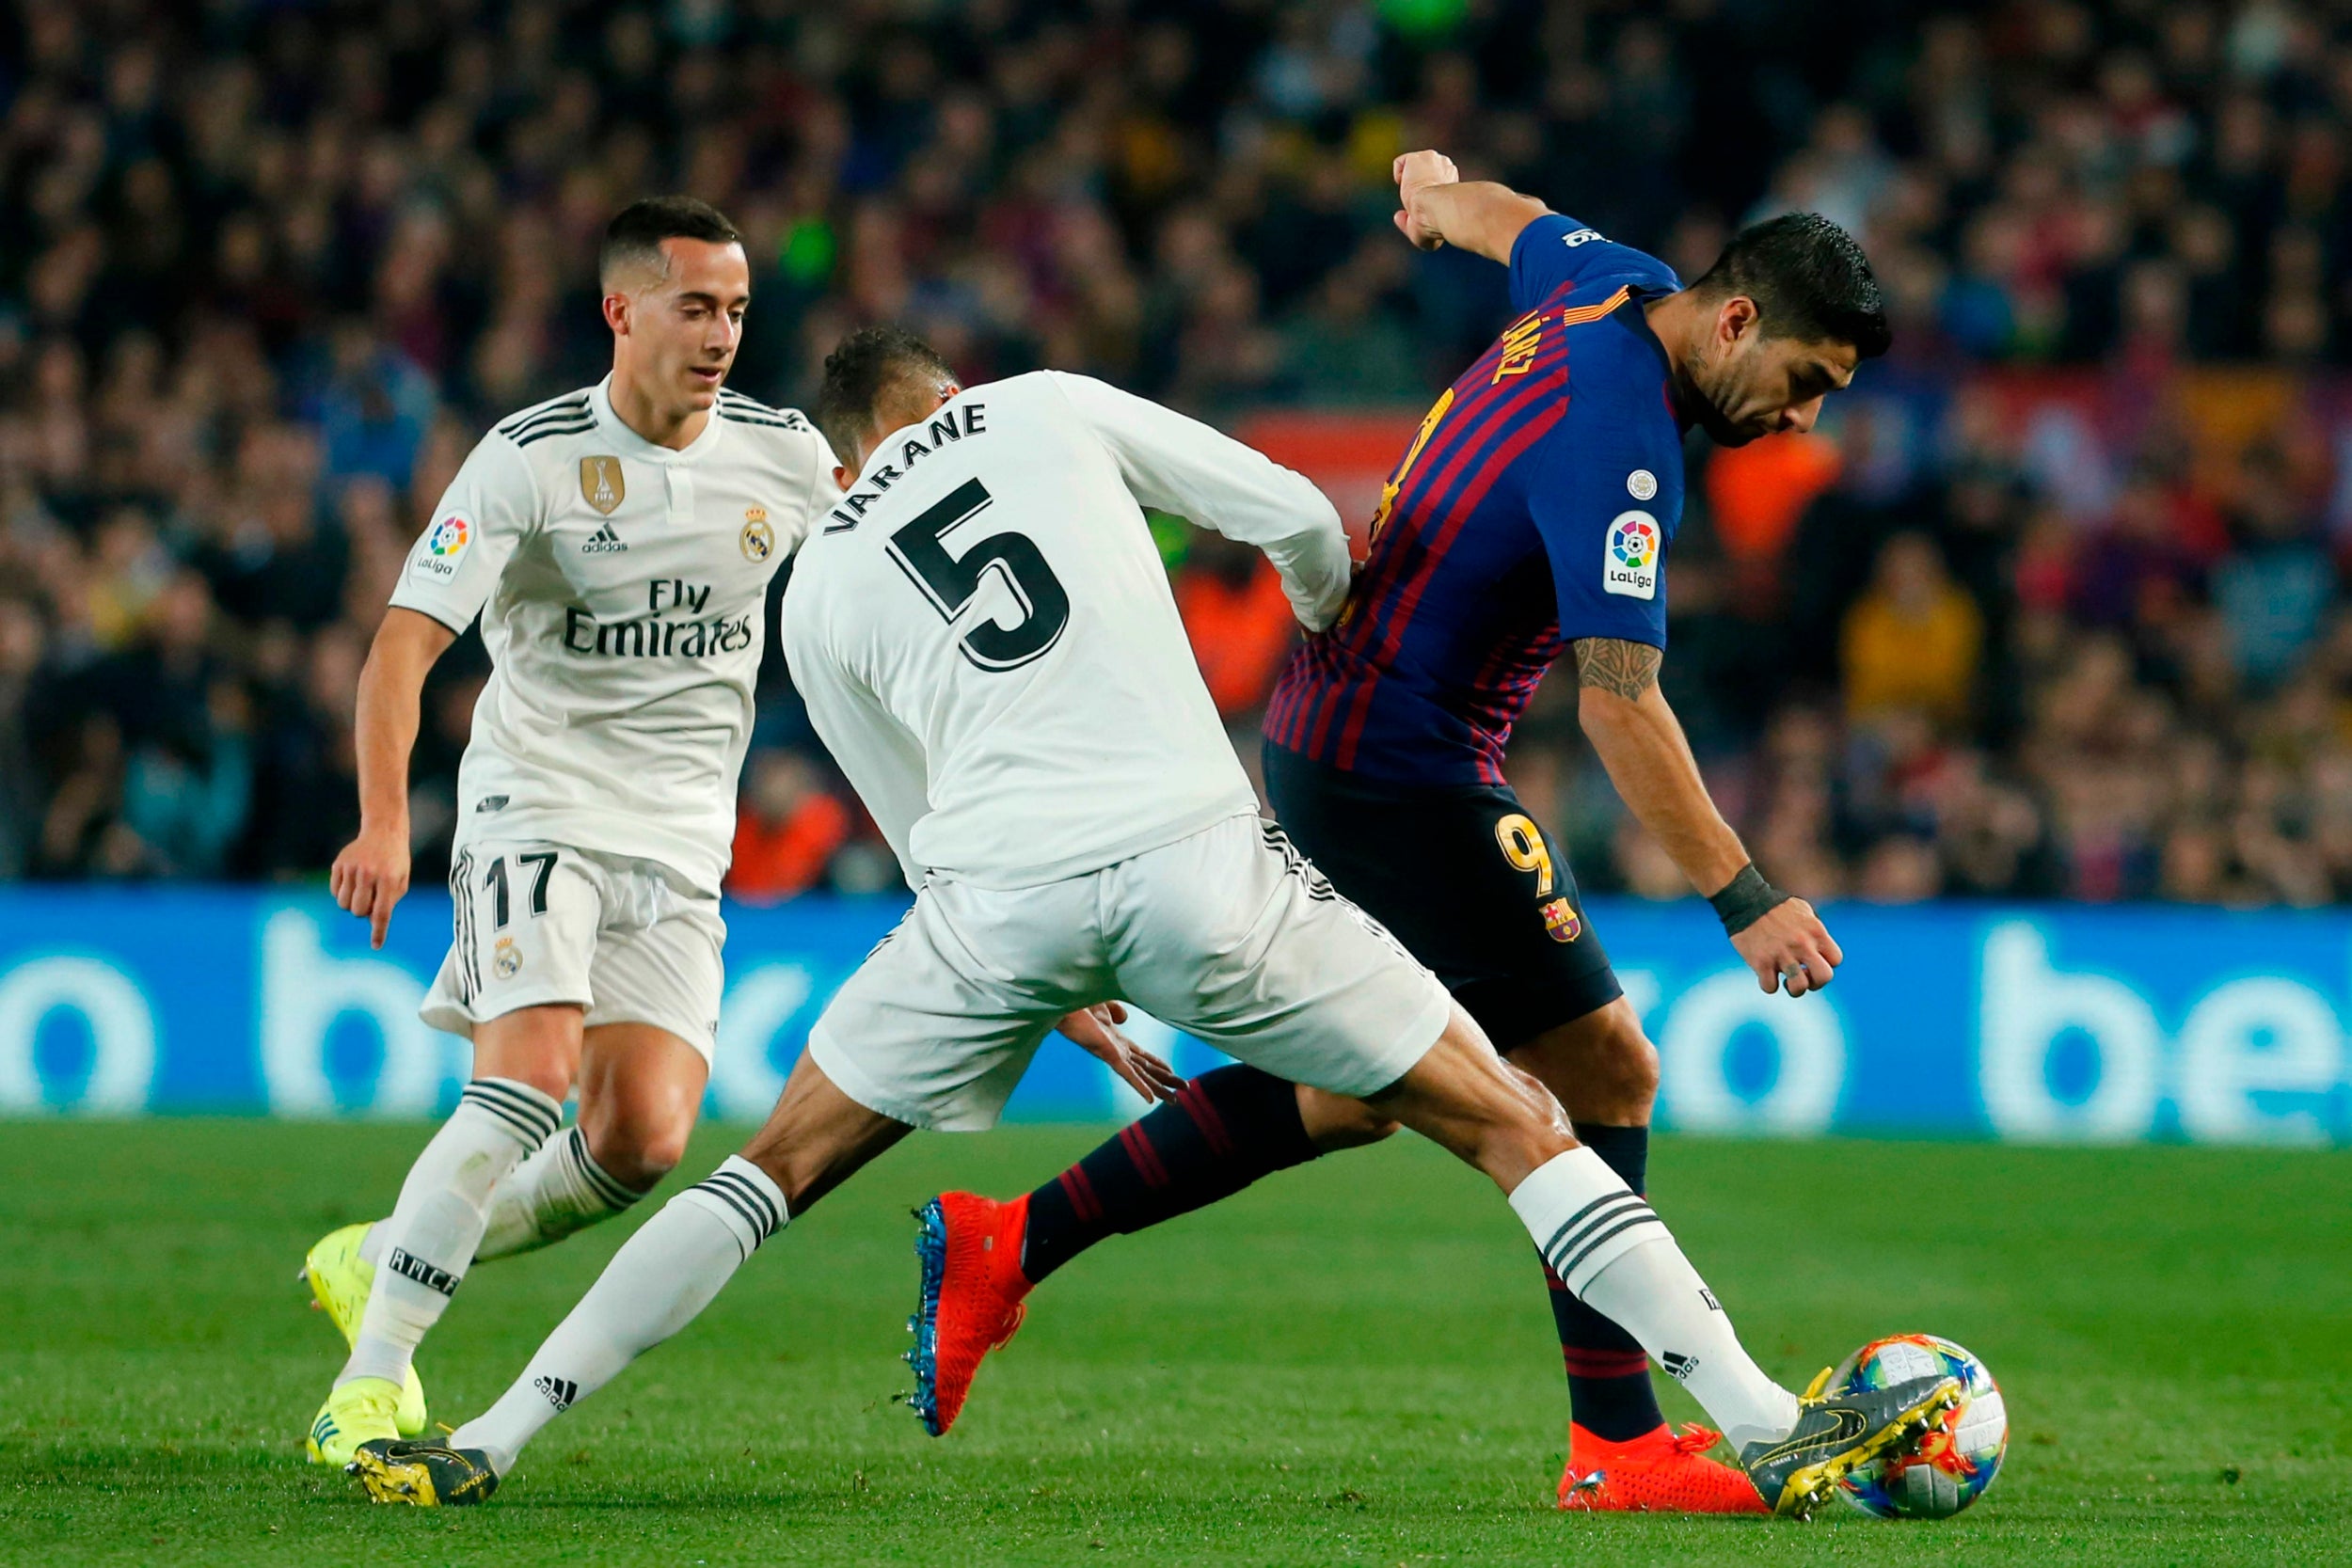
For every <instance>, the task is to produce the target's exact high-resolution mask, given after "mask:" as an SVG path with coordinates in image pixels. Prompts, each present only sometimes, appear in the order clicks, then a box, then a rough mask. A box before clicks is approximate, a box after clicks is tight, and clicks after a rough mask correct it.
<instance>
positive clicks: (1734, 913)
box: [1707, 862, 1790, 937]
mask: <svg viewBox="0 0 2352 1568" xmlns="http://www.w3.org/2000/svg"><path fill="white" fill-rule="evenodd" d="M1789 896H1790V895H1788V894H1786V893H1783V892H1781V890H1780V889H1778V888H1776V887H1774V886H1772V883H1770V882H1768V881H1766V880H1765V879H1764V873H1762V872H1761V871H1758V870H1757V869H1756V865H1755V863H1753V862H1751V863H1748V864H1746V865H1743V866H1741V867H1740V875H1738V876H1737V877H1734V878H1733V879H1731V880H1730V881H1729V882H1728V883H1726V884H1725V885H1724V889H1723V891H1722V892H1720V893H1716V894H1710V895H1708V900H1707V901H1708V903H1710V904H1712V905H1714V906H1715V915H1716V918H1717V919H1719V920H1721V921H1722V922H1723V923H1724V935H1725V936H1730V937H1736V936H1738V935H1739V934H1740V932H1742V931H1744V930H1746V929H1747V928H1748V927H1751V926H1753V925H1755V924H1756V922H1757V921H1759V920H1761V919H1763V918H1764V917H1765V915H1767V914H1769V913H1771V912H1772V911H1773V910H1774V909H1776V908H1778V907H1779V906H1781V905H1783V904H1786V903H1787V902H1788V899H1789Z"/></svg>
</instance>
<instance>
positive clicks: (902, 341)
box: [817, 326, 956, 466]
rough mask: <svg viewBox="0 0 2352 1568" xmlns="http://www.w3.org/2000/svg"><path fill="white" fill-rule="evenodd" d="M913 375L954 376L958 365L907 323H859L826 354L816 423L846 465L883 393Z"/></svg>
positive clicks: (949, 378)
mask: <svg viewBox="0 0 2352 1568" xmlns="http://www.w3.org/2000/svg"><path fill="white" fill-rule="evenodd" d="M914 376H932V377H937V378H939V379H941V380H945V381H953V380H954V379H955V376H956V372H955V369H954V367H953V366H951V365H949V364H948V363H947V361H946V360H945V359H943V358H941V357H940V355H939V351H938V350H937V349H935V348H933V347H931V345H930V344H929V343H927V342H925V341H923V340H922V339H920V338H918V337H916V336H915V335H914V333H912V332H909V331H908V330H907V329H906V328H905V327H903V326H861V327H859V328H858V329H857V330H856V331H855V332H852V333H850V335H849V336H848V337H846V338H844V339H842V340H841V341H840V342H839V343H837V344H835V345H834V351H833V352H832V353H831V354H828V355H826V356H825V381H824V385H823V386H821V387H819V388H818V389H817V428H818V430H820V431H822V432H823V433H824V436H825V439H826V441H827V442H829V443H830V444H831V445H832V447H833V451H834V456H835V457H837V458H838V459H840V461H841V462H842V464H843V465H844V466H848V465H849V464H850V460H851V454H853V453H854V452H855V451H857V438H858V437H859V436H862V435H864V434H865V433H866V426H867V424H868V423H869V422H870V421H871V420H873V418H874V407H875V404H879V403H880V402H882V394H883V393H884V392H886V391H888V390H889V389H890V388H893V387H895V386H897V385H898V384H899V383H900V382H902V381H905V380H907V379H909V378H910V377H914Z"/></svg>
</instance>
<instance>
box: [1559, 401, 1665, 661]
mask: <svg viewBox="0 0 2352 1568" xmlns="http://www.w3.org/2000/svg"><path fill="white" fill-rule="evenodd" d="M1559 436H1560V433H1555V434H1554V436H1552V437H1551V438H1550V439H1548V440H1547V441H1546V443H1545V446H1546V449H1547V450H1546V451H1545V453H1544V460H1543V461H1542V462H1541V463H1539V464H1537V465H1536V467H1535V469H1534V474H1533V476H1532V477H1533V481H1534V482H1533V483H1531V484H1530V485H1529V494H1528V510H1529V512H1530V513H1531V514H1532V515H1533V516H1534V521H1535V531H1536V533H1537V535H1538V536H1539V537H1541V538H1542V540H1543V542H1544V553H1545V555H1546V556H1547V557H1548V558H1549V560H1550V562H1551V581H1552V588H1553V591H1554V592H1555V593H1556V594H1557V595H1558V598H1559V605H1560V636H1561V639H1562V641H1568V642H1573V641H1577V640H1578V639H1579V638H1585V637H1610V638H1618V639H1621V640H1623V641H1628V642H1645V643H1647V644H1649V645H1650V646H1651V647H1653V648H1663V647H1664V646H1665V645H1666V546H1667V543H1668V540H1669V537H1670V530H1669V527H1668V523H1669V520H1670V519H1672V518H1674V517H1675V516H1677V515H1678V512H1679V508H1680V497H1681V490H1680V485H1681V483H1682V482H1681V475H1680V472H1679V469H1680V467H1681V462H1682V454H1681V453H1680V452H1679V451H1669V452H1662V453H1657V452H1653V453H1649V454H1647V455H1644V454H1642V453H1641V452H1639V451H1625V452H1620V453H1618V454H1616V455H1614V456H1611V457H1601V458H1595V457H1593V456H1592V455H1590V454H1589V453H1579V452H1576V451H1574V450H1573V449H1571V448H1570V447H1569V446H1568V444H1567V443H1566V442H1565V441H1562V440H1561V439H1560V438H1559ZM1644 490H1647V491H1648V492H1649V493H1648V495H1646V496H1643V494H1642V492H1643V491H1644ZM1637 497H1640V498H1641V499H1636V498H1637Z"/></svg>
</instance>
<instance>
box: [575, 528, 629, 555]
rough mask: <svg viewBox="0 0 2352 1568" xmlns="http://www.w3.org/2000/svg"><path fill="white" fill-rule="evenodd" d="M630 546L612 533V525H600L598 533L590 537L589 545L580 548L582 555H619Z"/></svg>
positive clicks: (597, 529)
mask: <svg viewBox="0 0 2352 1568" xmlns="http://www.w3.org/2000/svg"><path fill="white" fill-rule="evenodd" d="M626 549H628V546H627V545H625V544H623V543H622V542H621V536H620V535H619V534H617V533H615V532H613V531H612V524H611V523H599V524H597V525H596V532H594V533H592V534H590V535H589V536H588V543H586V544H585V545H582V546H580V554H582V555H618V554H620V553H621V552H622V551H623V550H626Z"/></svg>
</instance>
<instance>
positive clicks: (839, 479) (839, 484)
mask: <svg viewBox="0 0 2352 1568" xmlns="http://www.w3.org/2000/svg"><path fill="white" fill-rule="evenodd" d="M855 478H857V475H855V474H853V473H851V472H850V470H849V469H847V468H845V467H842V466H841V465H840V464H838V463H835V464H834V466H833V487H834V489H836V490H838V491H840V492H841V493H842V494H844V495H847V494H849V491H850V481H851V480H854V479H855Z"/></svg>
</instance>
